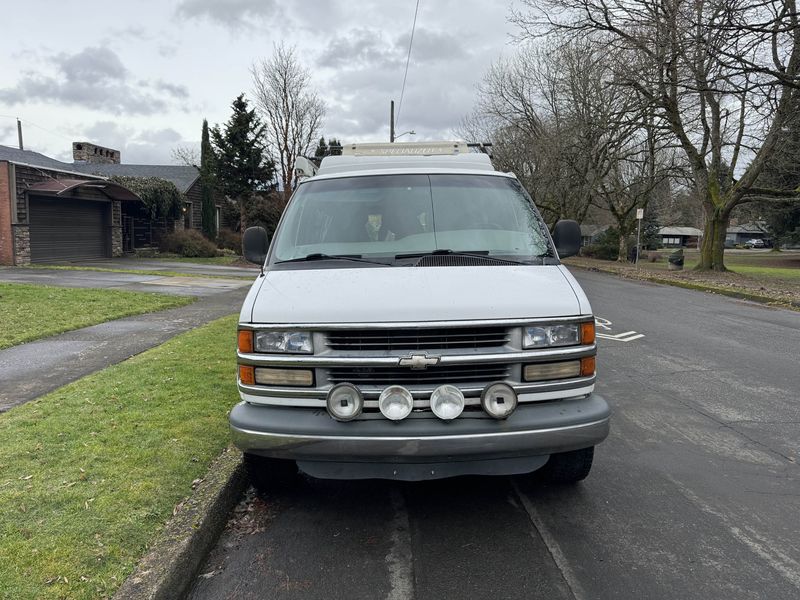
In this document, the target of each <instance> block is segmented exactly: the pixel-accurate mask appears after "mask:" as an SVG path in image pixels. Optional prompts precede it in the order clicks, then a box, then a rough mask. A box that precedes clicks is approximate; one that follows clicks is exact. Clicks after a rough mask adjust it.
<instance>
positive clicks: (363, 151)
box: [342, 142, 470, 156]
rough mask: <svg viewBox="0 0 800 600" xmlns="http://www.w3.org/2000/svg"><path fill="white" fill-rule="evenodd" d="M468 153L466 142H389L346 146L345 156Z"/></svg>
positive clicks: (343, 150)
mask: <svg viewBox="0 0 800 600" xmlns="http://www.w3.org/2000/svg"><path fill="white" fill-rule="evenodd" d="M468 152H470V149H469V144H467V143H466V142H390V143H367V144H346V145H345V146H343V148H342V154H343V155H345V156H442V155H456V154H466V153H468Z"/></svg>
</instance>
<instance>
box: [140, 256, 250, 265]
mask: <svg viewBox="0 0 800 600" xmlns="http://www.w3.org/2000/svg"><path fill="white" fill-rule="evenodd" d="M138 260H143V261H144V260H160V261H172V262H183V263H194V264H198V265H223V266H228V265H232V264H233V263H235V262H237V261H239V260H242V257H241V256H212V257H209V258H204V257H200V256H191V257H188V256H172V257H170V256H158V257H155V258H139V259H138Z"/></svg>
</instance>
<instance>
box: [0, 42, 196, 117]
mask: <svg viewBox="0 0 800 600" xmlns="http://www.w3.org/2000/svg"><path fill="white" fill-rule="evenodd" d="M49 62H50V64H51V65H53V66H54V67H55V74H53V75H46V74H43V73H41V72H38V71H32V70H29V71H25V72H23V74H22V76H21V77H20V79H19V80H18V81H17V83H16V85H14V86H12V87H7V88H0V102H3V103H5V104H8V105H12V106H13V105H18V104H23V105H25V104H29V103H31V102H42V103H48V104H62V105H76V106H80V107H85V108H91V109H95V110H102V111H107V112H109V113H112V114H116V115H123V114H134V115H136V114H140V115H150V114H155V113H159V112H164V111H166V110H167V109H168V108H169V107H170V105H171V103H172V102H173V101H174V100H182V99H185V98H186V97H187V96H188V95H189V92H188V90H187V89H186V88H185V87H184V86H181V85H178V84H174V83H168V82H164V81H156V82H154V83H149V82H148V81H144V80H140V81H137V82H132V81H130V76H129V72H128V69H126V68H125V66H124V65H123V64H122V61H121V60H120V58H119V56H118V55H117V54H116V53H115V52H114V51H113V50H111V49H109V48H104V47H87V48H84V49H83V50H80V51H79V52H76V53H72V54H69V53H64V52H62V53H59V54H57V55H55V56H52V57H50V59H49Z"/></svg>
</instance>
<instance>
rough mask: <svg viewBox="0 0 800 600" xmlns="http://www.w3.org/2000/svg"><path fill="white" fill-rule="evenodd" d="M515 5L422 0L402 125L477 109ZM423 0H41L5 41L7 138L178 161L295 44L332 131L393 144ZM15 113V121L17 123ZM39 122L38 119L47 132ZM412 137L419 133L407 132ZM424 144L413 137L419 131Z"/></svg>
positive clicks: (503, 49)
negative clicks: (279, 52) (277, 53)
mask: <svg viewBox="0 0 800 600" xmlns="http://www.w3.org/2000/svg"><path fill="white" fill-rule="evenodd" d="M512 2H513V0H421V1H420V10H419V16H418V18H417V30H416V34H415V37H414V48H413V52H412V57H411V66H410V68H409V74H408V83H407V86H406V94H405V100H404V101H403V107H402V112H401V114H400V119H399V122H398V127H399V129H398V132H401V131H405V130H408V129H415V130H416V132H417V134H418V135H417V136H416V139H418V140H424V139H442V138H449V137H451V136H452V134H451V131H452V129H453V128H454V127H456V126H457V124H458V121H459V120H460V118H461V117H462V116H463V115H465V114H466V113H468V112H469V111H470V110H471V108H472V102H473V97H474V87H475V85H476V84H477V83H478V82H479V81H480V79H481V77H482V75H483V73H484V72H485V70H486V69H487V68H488V66H489V64H490V63H491V62H493V61H494V60H496V59H497V58H498V57H499V56H500V55H501V53H502V54H508V53H510V52H511V51H512V48H511V47H510V45H509V44H510V39H509V34H510V33H512V32H513V28H512V26H511V25H510V24H509V23H508V22H507V20H506V19H507V16H508V12H509V7H510V6H511V3H512ZM414 5H415V0H391V1H388V0H351V1H349V2H347V1H341V0H328V1H322V2H319V1H317V2H311V1H303V0H294V1H290V0H172V1H159V0H136V1H135V2H133V1H128V2H124V3H123V2H108V0H104V1H103V2H98V1H95V0H84V1H83V2H80V3H76V2H65V1H64V0H28V2H26V3H25V4H24V8H23V7H22V5H17V6H18V8H17V9H15V10H13V11H9V10H7V11H3V12H4V14H3V17H4V20H5V21H6V23H5V25H4V27H3V35H2V36H0V115H2V116H0V144H7V145H16V141H17V138H16V124H15V121H14V119H13V117H14V116H19V117H20V118H22V119H23V121H24V122H25V130H24V134H25V146H26V148H27V149H31V150H37V151H39V152H43V153H45V154H48V155H50V156H53V157H56V158H60V159H62V160H70V161H71V145H70V143H71V142H72V141H77V140H88V141H94V142H96V143H98V144H102V145H106V146H110V147H113V148H116V149H119V150H121V151H122V160H123V162H127V163H170V162H172V159H171V156H170V152H171V149H172V148H174V147H175V146H178V145H189V144H197V143H198V141H199V138H200V128H201V123H202V119H203V117H205V118H207V119H208V120H209V123H211V124H212V125H213V124H214V123H219V122H223V121H225V120H226V119H227V118H228V115H229V113H230V103H231V101H232V100H233V98H234V97H236V96H237V95H238V94H239V93H240V92H246V93H248V95H249V91H250V88H251V85H250V74H249V68H250V65H251V64H252V63H253V61H254V60H257V59H260V58H266V57H269V55H270V54H271V52H272V45H273V43H274V42H278V41H280V40H284V41H285V42H286V43H288V44H290V45H295V46H296V47H297V49H298V52H299V54H300V56H301V58H302V60H303V62H304V63H305V65H306V66H307V67H308V68H310V69H311V71H312V73H313V79H314V83H315V85H316V87H317V89H318V90H319V92H320V93H321V95H322V96H323V97H324V98H325V100H326V102H327V105H328V114H327V116H326V119H325V127H324V134H325V135H326V136H336V137H339V138H340V139H342V140H343V141H345V142H348V141H356V140H358V141H387V140H388V130H389V127H388V113H389V101H390V100H391V99H392V98H394V99H395V100H399V97H400V87H401V84H402V78H403V69H404V66H405V57H406V52H407V48H408V40H409V35H410V32H411V23H412V20H413V16H414ZM9 117H11V118H9ZM37 126H38V127H37ZM407 138H408V136H407V137H406V139H407ZM412 139H413V138H412Z"/></svg>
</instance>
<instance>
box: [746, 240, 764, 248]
mask: <svg viewBox="0 0 800 600" xmlns="http://www.w3.org/2000/svg"><path fill="white" fill-rule="evenodd" d="M744 247H745V248H766V247H767V244H766V243H765V242H764V240H759V239H755V238H754V239H752V240H747V241H746V242H745V243H744Z"/></svg>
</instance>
